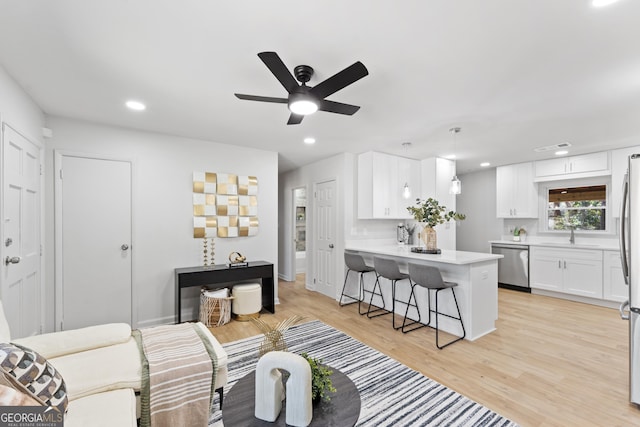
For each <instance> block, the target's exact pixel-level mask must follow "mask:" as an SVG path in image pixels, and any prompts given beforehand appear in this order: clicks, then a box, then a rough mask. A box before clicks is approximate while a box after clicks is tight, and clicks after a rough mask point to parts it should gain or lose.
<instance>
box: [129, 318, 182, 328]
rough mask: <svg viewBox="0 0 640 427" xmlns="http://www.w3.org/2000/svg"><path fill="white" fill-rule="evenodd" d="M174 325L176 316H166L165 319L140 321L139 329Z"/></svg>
mask: <svg viewBox="0 0 640 427" xmlns="http://www.w3.org/2000/svg"><path fill="white" fill-rule="evenodd" d="M174 323H176V317H175V316H165V317H158V318H155V319H148V320H142V321H138V328H150V327H152V326H160V325H173V324H174Z"/></svg>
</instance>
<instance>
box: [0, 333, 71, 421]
mask: <svg viewBox="0 0 640 427" xmlns="http://www.w3.org/2000/svg"><path fill="white" fill-rule="evenodd" d="M0 374H1V375H2V376H3V377H4V378H3V379H4V381H2V382H1V383H2V384H4V387H0V392H2V391H4V393H3V394H4V396H5V398H6V399H12V400H13V401H15V402H19V403H20V404H24V405H33V402H34V401H35V402H37V403H38V404H40V405H43V406H52V407H55V408H58V410H60V411H62V412H63V413H64V412H66V410H67V404H68V398H67V388H66V386H65V384H64V380H63V379H62V376H61V375H60V373H59V372H58V371H57V370H56V369H55V368H54V367H53V366H52V365H51V364H50V363H49V362H48V361H47V360H46V359H45V358H44V357H42V356H41V355H39V354H38V353H36V352H35V351H33V350H31V349H28V348H26V347H22V346H19V345H17V344H11V343H6V342H5V343H0ZM9 387H12V388H13V389H14V390H16V391H17V392H19V394H22V395H24V396H20V395H19V394H13V393H11V392H10V391H9V390H8V388H9Z"/></svg>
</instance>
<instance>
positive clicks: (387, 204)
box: [358, 151, 420, 219]
mask: <svg viewBox="0 0 640 427" xmlns="http://www.w3.org/2000/svg"><path fill="white" fill-rule="evenodd" d="M405 183H406V184H408V185H409V188H410V189H411V193H412V196H411V197H410V198H409V199H404V198H403V197H402V191H403V188H404V185H405ZM419 187H420V162H419V161H418V160H413V159H407V158H404V157H399V156H392V155H390V154H384V153H377V152H374V151H369V152H366V153H362V154H360V155H359V156H358V218H359V219H373V218H377V219H409V218H412V216H411V215H410V214H409V212H408V211H407V206H409V205H411V204H412V203H413V202H414V201H415V198H416V197H417V196H413V195H414V194H419V192H420V189H419Z"/></svg>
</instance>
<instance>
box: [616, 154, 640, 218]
mask: <svg viewBox="0 0 640 427" xmlns="http://www.w3.org/2000/svg"><path fill="white" fill-rule="evenodd" d="M632 154H640V147H629V148H622V149H620V150H613V151H612V152H611V189H610V195H611V196H610V198H609V200H610V202H609V203H610V207H611V209H609V212H611V215H613V218H620V202H621V199H622V183H623V182H624V175H625V174H626V173H627V168H628V167H629V156H630V155H632Z"/></svg>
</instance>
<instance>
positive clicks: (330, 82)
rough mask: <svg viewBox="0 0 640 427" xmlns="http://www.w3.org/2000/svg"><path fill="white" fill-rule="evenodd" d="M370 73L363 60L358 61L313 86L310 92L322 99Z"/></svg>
mask: <svg viewBox="0 0 640 427" xmlns="http://www.w3.org/2000/svg"><path fill="white" fill-rule="evenodd" d="M368 74H369V71H368V70H367V67H365V66H364V64H363V63H362V62H360V61H358V62H356V63H355V64H353V65H351V66H349V67H347V68H345V69H344V70H342V71H340V72H339V73H337V74H334V75H333V76H331V77H329V78H328V79H327V80H325V81H323V82H322V83H319V84H317V85H316V86H314V87H313V88H311V90H310V91H309V92H310V93H312V94H313V95H315V96H317V97H318V98H320V99H324V98H326V97H327V96H329V95H331V94H333V93H336V92H337V91H339V90H340V89H343V88H345V87H347V86H349V85H350V84H351V83H354V82H356V81H358V80H360V79H361V78H363V77H364V76H367V75H368Z"/></svg>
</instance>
